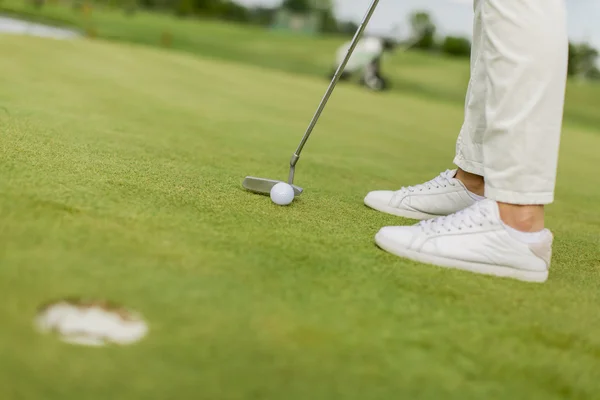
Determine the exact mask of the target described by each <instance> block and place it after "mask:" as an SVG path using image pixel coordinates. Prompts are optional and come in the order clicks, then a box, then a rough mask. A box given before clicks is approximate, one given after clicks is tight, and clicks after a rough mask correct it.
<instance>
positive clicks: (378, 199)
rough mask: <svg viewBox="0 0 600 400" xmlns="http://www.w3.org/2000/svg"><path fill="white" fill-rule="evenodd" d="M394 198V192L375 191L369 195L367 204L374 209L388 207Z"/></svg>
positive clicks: (366, 199) (366, 197)
mask: <svg viewBox="0 0 600 400" xmlns="http://www.w3.org/2000/svg"><path fill="white" fill-rule="evenodd" d="M393 197H394V192H393V191H392V190H375V191H373V192H369V193H367V195H366V196H365V204H366V205H368V206H369V207H373V208H377V207H381V206H388V205H389V204H390V202H391V201H392V198H393Z"/></svg>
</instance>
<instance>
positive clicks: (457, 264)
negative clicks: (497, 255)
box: [375, 233, 548, 283]
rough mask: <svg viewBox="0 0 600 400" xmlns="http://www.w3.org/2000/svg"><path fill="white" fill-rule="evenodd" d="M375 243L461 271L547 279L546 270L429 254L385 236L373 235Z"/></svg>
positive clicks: (432, 263)
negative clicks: (532, 269) (526, 269)
mask: <svg viewBox="0 0 600 400" xmlns="http://www.w3.org/2000/svg"><path fill="white" fill-rule="evenodd" d="M375 243H376V244H377V246H379V247H380V248H381V249H383V250H385V251H387V252H389V253H391V254H394V255H396V256H398V257H403V258H407V259H409V260H413V261H417V262H420V263H423V264H430V265H435V266H438V267H443V268H452V269H459V270H463V271H469V272H474V273H477V274H482V275H492V276H498V277H502V278H513V279H517V280H520V281H525V282H538V283H543V282H545V281H546V280H547V279H548V271H525V270H521V269H516V268H512V267H503V266H500V265H490V264H481V263H475V262H470V261H462V260H456V259H453V258H445V257H439V256H435V255H431V254H426V253H420V252H418V251H414V250H410V249H407V248H406V247H401V246H398V244H396V243H395V242H393V241H391V240H390V239H388V238H387V237H385V236H383V235H380V234H379V233H378V234H377V235H375Z"/></svg>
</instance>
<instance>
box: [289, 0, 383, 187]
mask: <svg viewBox="0 0 600 400" xmlns="http://www.w3.org/2000/svg"><path fill="white" fill-rule="evenodd" d="M378 3H379V0H373V1H372V2H371V5H370V6H369V9H368V10H367V13H366V14H365V16H364V17H363V20H362V22H361V23H360V25H359V26H358V29H357V30H356V33H355V34H354V37H353V38H352V42H350V47H349V48H348V50H347V51H346V56H345V57H344V60H343V61H342V62H341V64H340V65H339V66H338V67H337V70H336V71H335V74H334V75H333V79H332V80H331V82H330V83H329V87H328V88H327V91H326V92H325V95H324V96H323V98H322V99H321V102H320V103H319V107H318V108H317V111H316V112H315V114H314V115H313V117H312V120H311V121H310V124H308V128H307V129H306V132H305V133H304V136H303V137H302V140H301V141H300V144H299V145H298V148H297V149H296V151H295V152H294V155H293V156H292V159H291V161H290V166H291V167H292V168H293V167H294V166H295V165H296V163H297V162H298V159H299V158H300V152H302V148H303V147H304V144H305V143H306V141H307V140H308V137H309V136H310V134H311V133H312V131H313V128H314V127H315V125H316V124H317V121H318V120H319V117H320V116H321V112H323V109H324V108H325V105H326V104H327V101H328V100H329V96H331V93H332V92H333V89H334V88H335V85H336V84H337V82H338V80H339V79H340V76H341V75H342V72H344V68H346V64H347V63H348V60H349V59H350V56H351V55H352V52H353V51H354V48H355V47H356V44H357V43H358V40H359V39H360V37H361V36H362V34H363V32H364V30H365V28H366V26H367V24H368V23H369V20H370V19H371V15H373V12H374V11H375V8H376V7H377V4H378ZM290 178H291V177H290Z"/></svg>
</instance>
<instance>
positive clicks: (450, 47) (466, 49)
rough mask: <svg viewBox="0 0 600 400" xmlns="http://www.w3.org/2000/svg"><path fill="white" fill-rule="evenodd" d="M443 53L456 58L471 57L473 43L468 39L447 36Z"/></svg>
mask: <svg viewBox="0 0 600 400" xmlns="http://www.w3.org/2000/svg"><path fill="white" fill-rule="evenodd" d="M441 50H442V52H444V53H446V54H449V55H451V56H456V57H470V56H471V42H470V41H469V39H467V38H463V37H457V36H447V37H446V38H445V39H444V42H443V43H442V48H441Z"/></svg>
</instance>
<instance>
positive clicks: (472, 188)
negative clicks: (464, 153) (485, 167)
mask: <svg viewBox="0 0 600 400" xmlns="http://www.w3.org/2000/svg"><path fill="white" fill-rule="evenodd" d="M455 178H456V179H458V180H459V181H461V182H462V183H463V185H465V187H466V188H467V190H468V191H469V192H471V193H475V194H476V195H479V196H483V195H484V193H485V181H484V179H483V176H481V175H475V174H472V173H470V172H467V171H463V170H462V169H460V168H459V169H458V170H457V171H456V176H455Z"/></svg>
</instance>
